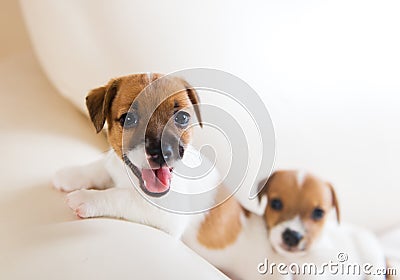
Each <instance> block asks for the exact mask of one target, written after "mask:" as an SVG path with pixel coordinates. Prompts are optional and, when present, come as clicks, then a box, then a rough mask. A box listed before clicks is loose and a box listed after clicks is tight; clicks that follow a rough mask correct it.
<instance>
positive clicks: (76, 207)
mask: <svg viewBox="0 0 400 280" xmlns="http://www.w3.org/2000/svg"><path fill="white" fill-rule="evenodd" d="M96 192H97V191H95V190H77V191H73V192H71V193H69V194H67V199H66V200H67V204H68V206H69V207H70V208H71V209H72V210H73V211H74V212H75V214H76V215H77V216H78V217H81V218H90V217H96V216H99V215H98V213H97V207H96V205H95V204H96V200H95V195H96Z"/></svg>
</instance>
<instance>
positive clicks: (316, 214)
mask: <svg viewBox="0 0 400 280" xmlns="http://www.w3.org/2000/svg"><path fill="white" fill-rule="evenodd" d="M324 214H325V211H324V210H323V209H321V208H319V207H317V208H315V209H314V210H313V211H312V214H311V217H312V219H313V220H314V221H319V220H321V219H322V218H323V217H324Z"/></svg>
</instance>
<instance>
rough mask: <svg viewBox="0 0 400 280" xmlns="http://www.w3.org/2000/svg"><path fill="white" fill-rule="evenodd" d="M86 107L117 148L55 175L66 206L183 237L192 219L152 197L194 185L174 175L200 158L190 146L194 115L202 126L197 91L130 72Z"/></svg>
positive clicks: (179, 82)
mask: <svg viewBox="0 0 400 280" xmlns="http://www.w3.org/2000/svg"><path fill="white" fill-rule="evenodd" d="M86 105H87V108H88V111H89V114H90V118H91V121H92V122H93V124H94V126H95V128H96V131H97V132H100V131H101V130H102V129H103V127H104V125H105V123H107V134H108V141H109V143H110V145H111V148H112V149H111V151H110V152H109V153H108V154H107V155H106V156H104V157H103V158H101V159H99V160H97V161H95V162H92V163H90V164H87V165H84V166H74V167H68V168H65V169H62V170H60V171H58V172H57V173H56V175H55V177H54V179H53V184H54V186H55V187H56V188H57V189H60V190H62V191H66V192H70V193H69V194H68V195H67V203H68V205H69V206H70V207H71V208H72V209H73V210H74V211H75V213H76V214H77V215H78V216H79V217H81V218H89V217H101V216H106V217H115V218H122V219H127V220H130V221H134V222H139V223H144V224H148V225H151V226H153V227H156V228H159V229H161V230H163V231H165V232H167V233H170V234H171V235H173V236H176V237H180V235H181V234H182V232H183V231H184V229H185V227H186V225H187V223H188V215H179V214H175V213H171V212H168V211H165V210H162V209H160V208H159V207H157V206H155V205H154V204H152V203H150V202H149V201H148V200H154V199H160V200H161V199H165V198H167V197H168V194H169V193H170V191H171V189H174V188H177V189H180V190H182V189H185V188H187V187H188V186H191V187H195V184H194V183H193V181H190V182H189V181H187V180H185V179H182V178H177V177H178V176H175V174H174V168H175V167H176V166H177V165H179V164H181V163H182V160H183V159H184V158H185V159H188V157H189V161H190V157H192V156H193V155H196V153H193V152H191V151H193V150H194V148H193V147H192V146H191V145H190V143H191V140H192V128H193V126H194V122H193V119H194V117H195V116H196V117H197V120H198V123H199V124H200V126H201V125H202V124H201V116H200V111H199V108H198V105H199V98H198V95H197V93H196V91H195V90H194V89H193V88H192V87H191V86H190V85H189V84H188V83H187V82H186V81H184V80H183V79H181V78H177V77H171V76H162V75H161V74H137V75H129V76H124V77H119V78H115V79H112V80H111V81H110V82H109V83H108V84H107V85H105V86H101V87H99V88H96V89H93V90H92V91H90V92H89V94H88V96H87V98H86ZM133 183H134V184H135V185H137V186H139V187H140V189H136V188H134V186H133ZM140 190H141V191H142V193H140Z"/></svg>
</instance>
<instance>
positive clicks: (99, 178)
mask: <svg viewBox="0 0 400 280" xmlns="http://www.w3.org/2000/svg"><path fill="white" fill-rule="evenodd" d="M107 158H108V155H106V156H103V157H102V158H101V159H98V160H96V161H93V162H91V163H89V164H86V165H80V166H71V167H66V168H63V169H61V170H59V171H57V172H56V174H55V175H54V177H53V186H54V187H55V188H56V189H58V190H61V191H65V192H71V191H74V190H80V189H89V188H95V189H106V188H109V187H111V186H112V179H111V177H110V175H109V173H108V171H107V170H106V167H105V164H106V161H107Z"/></svg>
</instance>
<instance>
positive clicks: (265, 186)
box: [257, 172, 276, 203]
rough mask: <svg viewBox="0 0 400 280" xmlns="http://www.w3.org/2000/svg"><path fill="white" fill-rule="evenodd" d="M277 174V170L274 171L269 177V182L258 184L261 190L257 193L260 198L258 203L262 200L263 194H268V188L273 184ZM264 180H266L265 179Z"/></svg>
mask: <svg viewBox="0 0 400 280" xmlns="http://www.w3.org/2000/svg"><path fill="white" fill-rule="evenodd" d="M275 175H276V172H274V173H272V174H271V176H269V177H268V180H267V182H265V183H264V185H263V183H260V185H259V186H258V189H259V190H261V191H260V192H259V193H258V194H257V198H258V203H260V202H261V199H262V198H263V196H265V195H267V192H268V189H269V187H270V185H271V182H272V180H273V179H274V176H275ZM263 182H264V180H263Z"/></svg>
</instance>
